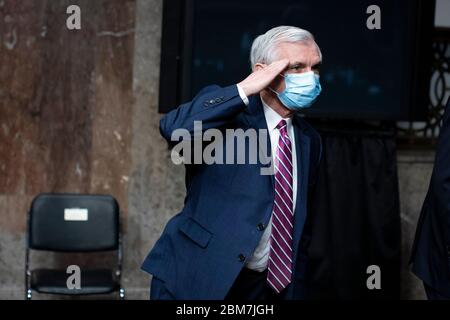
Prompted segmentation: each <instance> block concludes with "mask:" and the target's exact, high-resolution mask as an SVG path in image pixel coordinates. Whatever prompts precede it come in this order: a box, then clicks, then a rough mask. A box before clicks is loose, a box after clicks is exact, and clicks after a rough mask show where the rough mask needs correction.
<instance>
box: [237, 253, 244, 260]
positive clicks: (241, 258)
mask: <svg viewBox="0 0 450 320" xmlns="http://www.w3.org/2000/svg"><path fill="white" fill-rule="evenodd" d="M238 258H239V261H240V262H244V261H245V256H244V255H243V254H242V253H241V254H239V256H238Z"/></svg>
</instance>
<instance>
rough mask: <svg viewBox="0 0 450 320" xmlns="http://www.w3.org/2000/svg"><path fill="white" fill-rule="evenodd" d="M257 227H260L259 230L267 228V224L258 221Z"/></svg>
mask: <svg viewBox="0 0 450 320" xmlns="http://www.w3.org/2000/svg"><path fill="white" fill-rule="evenodd" d="M257 228H258V230H259V231H263V230H264V229H265V226H264V224H262V223H258V226H257Z"/></svg>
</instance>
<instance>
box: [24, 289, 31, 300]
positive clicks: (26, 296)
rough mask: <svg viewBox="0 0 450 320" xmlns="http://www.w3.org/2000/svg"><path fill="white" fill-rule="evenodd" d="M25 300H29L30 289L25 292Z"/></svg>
mask: <svg viewBox="0 0 450 320" xmlns="http://www.w3.org/2000/svg"><path fill="white" fill-rule="evenodd" d="M25 299H26V300H31V289H28V290H27V291H26V294H25Z"/></svg>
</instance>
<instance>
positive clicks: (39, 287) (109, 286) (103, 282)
mask: <svg viewBox="0 0 450 320" xmlns="http://www.w3.org/2000/svg"><path fill="white" fill-rule="evenodd" d="M70 276H71V275H70V274H68V273H66V270H55V269H36V270H33V271H32V272H31V279H30V287H31V289H33V290H35V291H37V292H39V293H50V294H67V295H89V294H105V293H111V292H114V291H117V290H119V289H120V284H119V282H118V281H117V280H116V279H115V277H114V273H113V270H110V269H96V270H81V281H80V282H81V288H80V289H69V288H67V279H68V278H69V277H70Z"/></svg>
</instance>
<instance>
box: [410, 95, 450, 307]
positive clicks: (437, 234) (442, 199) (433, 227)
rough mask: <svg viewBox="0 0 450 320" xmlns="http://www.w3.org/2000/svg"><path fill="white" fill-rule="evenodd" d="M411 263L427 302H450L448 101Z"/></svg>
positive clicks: (449, 128)
mask: <svg viewBox="0 0 450 320" xmlns="http://www.w3.org/2000/svg"><path fill="white" fill-rule="evenodd" d="M411 262H412V263H413V268H412V271H413V272H414V273H415V274H416V275H417V276H418V277H419V278H420V279H422V281H423V283H424V286H425V291H426V293H427V296H428V299H430V300H442V299H445V300H447V299H450V99H449V101H448V102H447V107H446V110H445V113H444V119H443V126H442V129H441V133H440V136H439V142H438V146H437V149H436V158H435V163H434V169H433V173H432V176H431V182H430V186H429V189H428V193H427V196H426V198H425V202H424V204H423V207H422V212H421V214H420V218H419V222H418V224H417V230H416V239H415V241H414V245H413V249H412V256H411Z"/></svg>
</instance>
